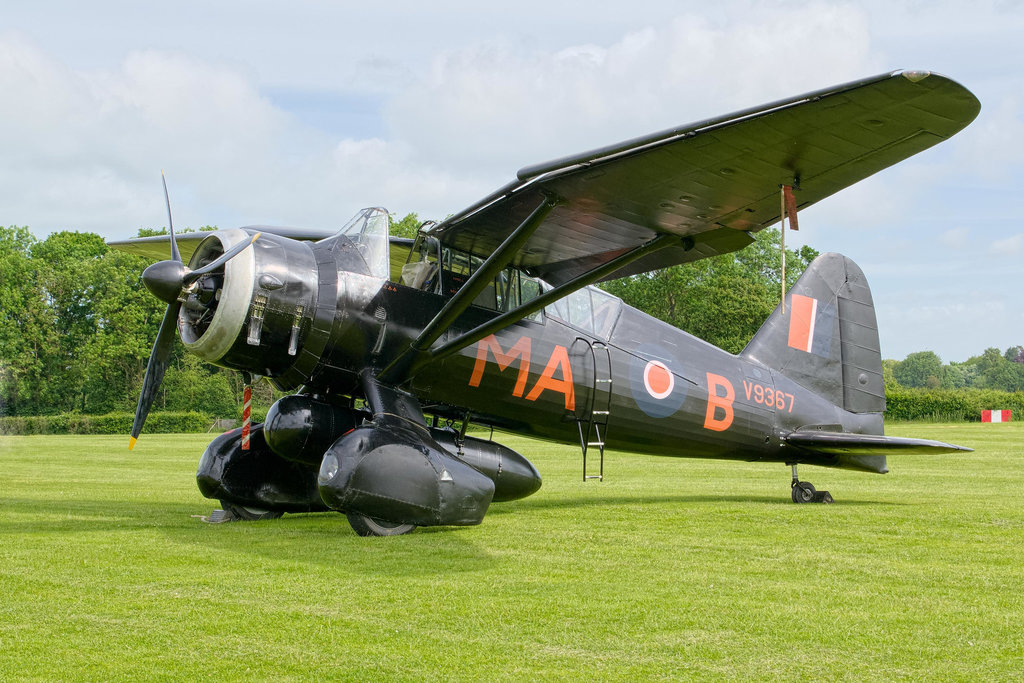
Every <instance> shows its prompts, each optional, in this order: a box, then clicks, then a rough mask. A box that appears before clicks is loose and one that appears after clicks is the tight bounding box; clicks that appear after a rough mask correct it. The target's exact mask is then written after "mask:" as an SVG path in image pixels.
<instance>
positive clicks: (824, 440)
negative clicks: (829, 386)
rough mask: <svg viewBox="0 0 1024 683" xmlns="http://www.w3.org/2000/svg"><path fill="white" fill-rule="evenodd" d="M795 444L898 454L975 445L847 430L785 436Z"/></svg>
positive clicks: (954, 450)
mask: <svg viewBox="0 0 1024 683" xmlns="http://www.w3.org/2000/svg"><path fill="white" fill-rule="evenodd" d="M783 439H784V440H785V442H786V443H787V444H789V445H791V446H797V447H799V448H803V449H805V450H808V451H813V452H815V453H821V454H829V455H844V454H845V455H896V454H903V453H919V454H925V455H939V454H940V453H957V452H971V451H973V450H974V449H973V448H966V447H964V446H955V445H953V444H949V443H943V442H942V441H931V440H929V439H909V438H905V437H901V436H883V435H881V434H848V433H845V432H819V431H807V432H790V433H789V434H787V435H786V436H785V437H783Z"/></svg>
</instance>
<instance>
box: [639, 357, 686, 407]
mask: <svg viewBox="0 0 1024 683" xmlns="http://www.w3.org/2000/svg"><path fill="white" fill-rule="evenodd" d="M683 377H685V375H684V374H683V369H682V366H681V365H680V363H679V361H678V360H676V355H675V353H674V352H672V351H671V350H669V349H667V348H665V347H664V346H661V345H660V344H641V345H640V346H639V347H637V349H636V355H634V356H633V357H632V359H631V360H630V363H629V390H630V393H631V394H632V395H633V400H634V401H636V405H637V407H638V408H640V410H642V411H644V413H646V414H647V415H648V416H650V417H668V416H670V415H672V414H674V413H675V412H676V411H677V410H679V407H680V406H682V405H683V401H684V400H685V399H686V388H687V387H686V382H685V381H682V382H680V381H676V380H678V379H682V378H683Z"/></svg>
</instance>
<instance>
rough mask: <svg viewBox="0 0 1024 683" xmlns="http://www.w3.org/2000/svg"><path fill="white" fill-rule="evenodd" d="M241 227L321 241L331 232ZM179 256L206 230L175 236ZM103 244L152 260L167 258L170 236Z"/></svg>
mask: <svg viewBox="0 0 1024 683" xmlns="http://www.w3.org/2000/svg"><path fill="white" fill-rule="evenodd" d="M242 229H243V230H248V231H250V232H265V233H268V234H271V235H280V236H281V237H289V238H291V239H293V240H309V241H316V240H322V239H325V238H327V237H330V236H331V235H333V234H334V233H335V232H336V231H335V230H327V229H317V228H289V227H283V226H272V225H249V226H246V227H244V228H242ZM175 236H176V238H177V239H176V241H177V243H178V249H179V250H180V252H181V258H182V260H183V261H184V262H185V263H188V262H189V260H190V259H191V258H192V254H194V253H195V251H196V249H198V248H199V243H200V242H202V241H203V240H204V239H206V238H207V237H209V236H210V233H209V232H186V233H178V234H176V235H175ZM107 244H108V245H109V246H111V247H113V248H114V249H117V250H118V251H124V252H128V253H129V254H135V255H137V256H144V257H146V258H148V259H153V260H154V261H160V260H163V259H165V258H167V254H169V253H170V250H171V236H170V235H156V236H154V237H134V238H132V239H127V240H111V241H110V242H107Z"/></svg>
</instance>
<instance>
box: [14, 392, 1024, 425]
mask: <svg viewBox="0 0 1024 683" xmlns="http://www.w3.org/2000/svg"><path fill="white" fill-rule="evenodd" d="M885 398H886V404H887V405H886V411H885V417H886V419H887V420H933V421H941V422H979V421H981V411H983V410H1006V409H1009V410H1012V411H1013V416H1014V419H1018V420H1024V392H1020V391H1018V392H1014V393H1009V392H1005V391H994V390H990V389H956V390H951V389H905V388H899V389H895V390H893V389H890V390H888V391H887V392H886V394H885ZM133 419H134V415H133V414H132V413H108V414H107V415H79V414H75V413H65V414H62V415H43V416H37V417H0V434H127V433H129V432H130V431H131V428H132V420H133ZM265 419H266V411H262V410H260V411H257V410H253V411H252V421H253V422H254V423H257V422H263V421H264V420H265ZM213 423H214V419H213V418H212V417H210V416H209V415H207V414H205V413H198V412H194V411H193V412H185V413H171V412H161V413H152V414H151V415H150V416H149V417H148V418H147V419H146V432H147V433H150V434H177V433H185V432H192V433H199V432H206V431H209V430H210V428H211V426H212V425H213Z"/></svg>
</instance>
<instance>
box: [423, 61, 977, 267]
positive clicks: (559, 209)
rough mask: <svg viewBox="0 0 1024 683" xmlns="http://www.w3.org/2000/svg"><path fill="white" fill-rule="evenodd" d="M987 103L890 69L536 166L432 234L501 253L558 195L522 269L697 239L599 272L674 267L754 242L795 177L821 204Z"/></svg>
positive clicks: (803, 201) (585, 262) (521, 259)
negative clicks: (666, 238) (664, 239)
mask: <svg viewBox="0 0 1024 683" xmlns="http://www.w3.org/2000/svg"><path fill="white" fill-rule="evenodd" d="M979 110H980V104H979V102H978V100H977V98H975V97H974V95H973V94H971V92H970V91H968V90H967V89H966V88H964V87H963V86H961V85H960V84H959V83H956V82H955V81H952V80H950V79H948V78H946V77H944V76H940V75H938V74H932V73H929V72H924V71H897V72H892V73H886V74H881V75H879V76H874V77H871V78H867V79H864V80H860V81H856V82H852V83H847V84H844V85H839V86H835V87H832V88H827V89H824V90H818V91H815V92H812V93H807V94H805V95H801V96H799V97H794V98H791V99H787V100H782V101H779V102H774V103H771V104H767V105H763V106H760V107H755V108H751V109H746V110H743V111H740V112H736V113H733V114H729V115H726V116H723V117H719V118H714V119H708V120H705V121H699V122H697V123H693V124H690V125H687V126H682V127H679V128H673V129H670V130H666V131H662V132H660V133H655V134H652V135H648V136H645V137H641V138H636V139H633V140H629V141H626V142H623V143H620V144H617V145H612V146H609V147H604V148H601V149H597V150H593V151H591V152H587V153H585V154H581V155H577V156H573V157H566V158H563V159H558V160H555V161H552V162H548V163H544V164H539V165H535V166H529V167H526V168H523V169H521V170H520V171H519V173H518V174H517V178H516V180H515V181H513V182H511V183H509V184H508V185H506V186H505V187H502V188H501V189H499V190H498V191H496V192H494V193H493V194H491V195H489V196H488V197H485V198H484V199H483V200H481V201H479V202H477V203H476V204H474V205H472V206H470V207H469V208H467V209H465V210H464V211H461V212H460V213H458V214H455V215H454V216H451V217H450V218H448V219H447V220H445V221H443V222H442V223H440V224H439V225H438V226H437V227H436V228H435V229H434V230H433V231H432V234H433V235H434V236H436V237H438V238H439V239H440V240H441V242H442V244H444V245H446V246H450V247H453V248H455V249H458V250H460V251H465V252H469V253H472V254H475V255H477V256H480V257H487V256H488V255H490V254H492V253H493V252H494V251H495V250H496V249H497V248H498V246H499V245H501V244H502V243H503V242H504V241H505V240H506V238H508V237H509V236H510V235H511V234H513V232H514V231H515V230H516V228H517V227H518V226H520V225H521V224H522V223H524V221H526V220H527V218H528V217H529V216H530V215H531V213H532V212H534V211H535V210H536V209H537V208H538V207H539V206H541V205H542V204H543V203H544V202H545V200H546V199H547V200H554V201H556V202H557V205H556V206H555V208H554V209H552V210H551V211H550V212H549V213H547V215H546V216H545V217H544V218H543V221H542V222H541V223H540V224H539V226H538V227H536V228H535V229H533V232H532V234H531V235H530V237H529V239H528V240H526V241H525V243H524V244H522V246H520V247H519V248H518V249H517V250H516V251H515V253H514V255H513V256H512V259H511V262H512V263H513V264H514V265H516V266H518V267H520V268H522V269H524V270H525V271H527V272H529V273H531V274H533V275H537V276H540V277H542V278H543V279H545V280H547V281H548V282H551V283H552V284H555V285H559V284H562V283H566V282H568V281H570V280H572V279H574V278H577V277H578V276H581V275H584V274H586V273H588V272H591V271H593V270H594V269H596V268H598V267H600V266H601V265H604V264H607V263H609V262H611V261H612V259H614V258H616V257H620V256H622V255H623V254H625V253H626V252H628V251H629V250H631V249H634V248H636V247H638V246H639V245H642V244H645V243H648V242H649V241H650V240H652V239H653V238H655V237H656V236H658V235H674V236H679V237H681V238H684V239H683V240H681V241H680V242H677V243H675V244H674V245H673V246H668V247H665V248H661V249H658V250H656V251H652V252H651V253H649V254H646V255H644V256H642V257H640V258H638V259H636V260H633V261H632V262H630V263H628V265H625V266H623V267H621V268H618V269H616V270H615V271H614V272H611V273H607V274H605V275H603V276H602V277H601V278H599V279H612V278H617V277H622V276H624V275H629V274H634V273H640V272H645V271H647V270H653V269H656V268H663V267H666V266H669V265H674V264H677V263H684V262H687V261H693V260H696V259H699V258H705V257H708V256H713V255H715V254H721V253H727V252H730V251H734V250H737V249H740V248H742V247H744V246H746V245H747V244H749V243H750V242H751V241H752V239H753V238H752V237H751V236H750V233H753V232H756V231H758V230H761V229H762V228H764V227H766V226H768V225H771V224H772V223H775V222H777V221H778V220H779V216H780V213H781V212H780V200H779V187H780V186H781V185H794V186H795V187H796V188H797V190H796V200H797V207H798V208H803V207H807V206H810V205H811V204H814V203H816V202H818V201H820V200H821V199H824V198H825V197H828V196H829V195H831V194H833V193H835V192H837V191H839V190H840V189H842V188H844V187H847V186H849V185H852V184H853V183H855V182H857V181H859V180H862V179H864V178H866V177H868V176H870V175H872V174H874V173H876V172H878V171H880V170H882V169H884V168H886V167H888V166H891V165H893V164H895V163H897V162H899V161H901V160H903V159H906V158H907V157H910V156H912V155H914V154H917V153H918V152H921V151H923V150H925V149H927V148H929V147H931V146H932V145H935V144H937V143H938V142H941V141H942V140H944V139H946V138H948V137H950V136H952V135H953V134H955V133H956V132H958V131H959V130H960V129H962V128H963V127H965V126H966V125H967V124H968V123H970V122H971V121H972V120H973V119H974V118H975V116H977V114H978V111H979ZM685 238H690V239H685Z"/></svg>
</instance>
